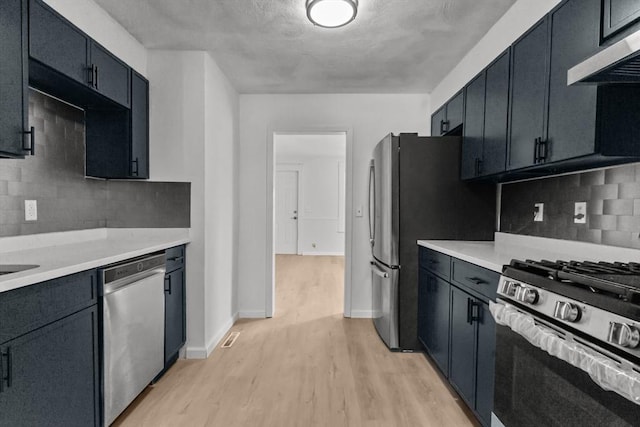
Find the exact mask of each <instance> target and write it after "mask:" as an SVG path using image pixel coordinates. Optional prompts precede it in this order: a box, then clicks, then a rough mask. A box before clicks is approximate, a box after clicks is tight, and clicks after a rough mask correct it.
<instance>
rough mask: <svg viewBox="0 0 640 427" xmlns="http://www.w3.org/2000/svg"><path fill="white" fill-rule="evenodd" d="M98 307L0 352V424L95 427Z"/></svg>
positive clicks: (74, 315) (39, 331) (10, 342)
mask: <svg viewBox="0 0 640 427" xmlns="http://www.w3.org/2000/svg"><path fill="white" fill-rule="evenodd" d="M97 317H98V316H97V309H96V306H93V307H90V308H87V309H85V310H83V311H80V312H78V313H76V314H73V315H71V316H69V317H67V318H65V319H63V320H59V321H57V322H54V323H51V324H49V325H48V326H45V327H44V328H41V329H37V330H36V331H34V332H31V333H28V334H26V335H23V336H22V337H20V338H17V339H15V340H13V341H9V342H7V343H6V344H4V345H2V346H1V347H0V351H1V352H2V356H3V357H2V360H1V362H2V363H0V366H1V367H2V369H0V371H1V372H0V374H1V375H0V378H3V380H2V388H1V389H0V414H1V415H0V418H1V421H0V424H2V425H7V426H15V427H17V426H38V425H40V426H44V425H50V426H78V427H84V426H97V425H99V421H98V415H99V400H98V393H99V387H98V377H99V365H98V319H97Z"/></svg>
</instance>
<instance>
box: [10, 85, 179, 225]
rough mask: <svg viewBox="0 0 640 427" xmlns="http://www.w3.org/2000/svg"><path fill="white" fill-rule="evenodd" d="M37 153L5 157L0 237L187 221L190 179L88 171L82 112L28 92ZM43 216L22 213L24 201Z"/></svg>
mask: <svg viewBox="0 0 640 427" xmlns="http://www.w3.org/2000/svg"><path fill="white" fill-rule="evenodd" d="M29 123H30V125H31V126H34V127H35V129H36V147H35V156H27V157H26V158H25V159H0V236H16V235H24V234H35V233H46V232H52V231H68V230H82V229H88V228H101V227H112V228H122V227H142V228H167V227H189V223H190V204H191V202H190V200H191V184H190V183H171V182H146V181H135V182H131V181H104V180H96V179H87V178H85V177H84V151H85V150H84V112H83V111H82V110H78V109H76V108H74V107H71V106H69V105H67V104H65V103H62V102H60V101H58V100H56V99H54V98H50V97H48V96H46V95H43V94H41V93H39V92H35V91H30V93H29ZM30 199H35V200H37V202H38V220H37V221H35V222H27V221H25V220H24V200H30Z"/></svg>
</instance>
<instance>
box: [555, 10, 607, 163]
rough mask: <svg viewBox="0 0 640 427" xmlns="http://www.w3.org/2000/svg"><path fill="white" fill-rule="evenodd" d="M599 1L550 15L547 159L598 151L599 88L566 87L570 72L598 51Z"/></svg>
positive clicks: (590, 86)
mask: <svg viewBox="0 0 640 427" xmlns="http://www.w3.org/2000/svg"><path fill="white" fill-rule="evenodd" d="M599 13H600V0H581V1H569V2H566V3H564V4H563V5H562V6H561V7H560V8H558V9H557V10H555V11H554V12H553V13H552V14H551V15H550V20H551V57H550V67H551V69H550V73H549V119H548V122H549V126H548V137H547V144H548V150H547V151H548V159H547V161H557V160H564V159H570V158H574V157H579V156H584V155H587V154H592V153H594V152H595V150H596V107H597V90H598V88H597V86H595V85H573V86H567V70H568V69H569V68H571V67H573V66H574V65H576V64H578V63H579V62H580V61H582V60H584V59H585V58H587V57H589V56H590V55H591V54H593V52H595V51H596V50H597V49H598V44H599V28H598V15H599Z"/></svg>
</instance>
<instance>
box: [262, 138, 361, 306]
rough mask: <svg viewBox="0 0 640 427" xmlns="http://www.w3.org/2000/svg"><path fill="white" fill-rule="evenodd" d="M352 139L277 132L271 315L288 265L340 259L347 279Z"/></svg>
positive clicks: (338, 260)
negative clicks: (278, 280) (280, 273)
mask: <svg viewBox="0 0 640 427" xmlns="http://www.w3.org/2000/svg"><path fill="white" fill-rule="evenodd" d="M347 139H348V135H347V132H346V131H340V132H334V131H331V132H328V131H322V132H291V133H280V132H278V133H276V132H274V134H273V169H272V171H273V172H272V173H273V175H272V177H273V192H272V194H273V209H272V215H273V231H272V245H273V246H272V248H273V252H272V260H273V263H272V266H273V270H272V271H273V273H274V274H273V275H272V277H273V280H274V283H273V284H272V286H271V292H272V294H271V295H270V298H269V297H268V300H270V303H271V308H272V312H271V313H270V314H271V316H273V314H274V312H275V305H276V304H275V301H276V292H277V286H276V285H277V284H276V283H275V281H276V278H277V277H278V274H276V271H275V270H276V269H278V268H282V266H283V265H287V266H289V267H290V266H292V265H295V264H296V263H303V262H309V261H310V260H312V259H316V260H319V259H320V258H319V257H334V258H333V259H334V260H335V261H336V262H338V263H339V265H342V266H344V267H342V271H343V274H342V275H343V277H344V278H345V279H346V276H347V274H346V271H345V270H346V269H347V268H348V267H347V264H348V263H347V262H346V260H345V256H346V255H347V250H348V246H350V245H348V239H347V235H348V233H347V229H348V227H349V226H350V224H349V225H348V224H347V222H348V221H347V219H348V216H347V215H346V210H347V204H348V203H347V169H348V167H347V165H348V162H347V151H348V149H347V148H348V143H347ZM349 205H350V203H349ZM292 256H293V258H292ZM305 257H306V258H305ZM312 257H316V258H312ZM303 258H305V259H304V261H303ZM285 259H286V262H283V261H284V260H285ZM279 266H280V267H279ZM289 267H288V268H289ZM309 274H311V271H310V272H309ZM304 282H305V281H304V280H302V281H301V282H300V283H301V284H302V283H304ZM345 285H346V280H343V281H342V287H343V288H344V292H343V293H342V294H343V295H344V296H345V301H344V307H345V315H346V314H347V310H346V308H347V306H346V303H347V298H346V297H347V292H346V286H345ZM267 293H268V294H269V289H267ZM267 312H269V306H267ZM271 316H269V317H271Z"/></svg>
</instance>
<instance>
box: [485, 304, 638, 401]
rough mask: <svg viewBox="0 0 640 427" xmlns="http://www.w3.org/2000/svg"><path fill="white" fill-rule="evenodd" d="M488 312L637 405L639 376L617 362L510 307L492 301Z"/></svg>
mask: <svg viewBox="0 0 640 427" xmlns="http://www.w3.org/2000/svg"><path fill="white" fill-rule="evenodd" d="M489 311H491V314H492V315H493V318H494V319H495V321H496V323H497V324H499V325H503V326H507V327H509V328H511V330H513V331H514V332H515V333H517V334H518V335H521V336H522V337H524V338H525V339H526V340H527V341H529V342H530V343H531V344H532V345H534V346H536V347H538V348H540V349H542V350H544V351H546V352H547V353H549V354H550V355H552V356H554V357H557V358H558V359H561V360H564V361H565V362H568V363H570V364H571V365H573V366H575V367H576V368H579V369H581V370H583V371H584V372H586V373H587V374H589V376H590V377H591V379H592V380H593V381H594V382H595V383H596V384H598V385H599V386H600V387H602V388H603V389H605V390H610V391H613V392H616V393H618V394H619V395H621V396H623V397H624V398H626V399H628V400H630V401H632V402H634V403H635V404H638V405H640V374H639V373H638V372H636V371H634V370H632V369H625V368H624V367H621V366H620V364H619V363H617V362H616V361H614V360H612V359H610V358H608V357H606V356H604V355H602V354H599V353H597V352H596V351H595V350H592V349H590V348H588V347H586V346H584V345H582V344H580V343H578V342H575V341H572V340H567V339H565V338H563V337H561V336H559V335H558V334H557V333H555V332H554V331H553V330H552V329H550V328H547V327H545V326H542V325H538V324H536V323H535V321H534V318H533V317H532V316H530V315H528V314H524V313H522V312H520V311H518V310H517V309H515V308H514V307H512V306H509V305H505V304H500V303H494V302H493V301H491V302H490V303H489Z"/></svg>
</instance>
